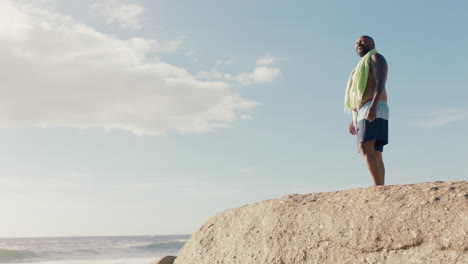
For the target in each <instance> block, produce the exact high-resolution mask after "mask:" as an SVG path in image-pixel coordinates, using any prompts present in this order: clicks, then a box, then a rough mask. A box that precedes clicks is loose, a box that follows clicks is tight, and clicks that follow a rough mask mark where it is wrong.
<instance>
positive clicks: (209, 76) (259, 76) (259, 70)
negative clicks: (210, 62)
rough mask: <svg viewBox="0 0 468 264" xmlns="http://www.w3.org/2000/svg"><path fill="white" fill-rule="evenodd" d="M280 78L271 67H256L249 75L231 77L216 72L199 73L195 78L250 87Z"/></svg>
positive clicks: (278, 73) (276, 70) (242, 74)
mask: <svg viewBox="0 0 468 264" xmlns="http://www.w3.org/2000/svg"><path fill="white" fill-rule="evenodd" d="M279 76H281V70H280V69H278V68H271V67H256V68H255V69H254V70H253V71H252V72H250V73H248V72H247V73H240V74H237V75H232V74H230V73H224V72H220V71H218V70H212V71H209V72H207V71H201V72H199V73H198V74H197V75H196V77H197V78H199V79H202V80H222V81H226V82H232V83H236V84H241V85H250V84H254V83H267V82H272V81H274V80H275V79H277V78H278V77H279Z"/></svg>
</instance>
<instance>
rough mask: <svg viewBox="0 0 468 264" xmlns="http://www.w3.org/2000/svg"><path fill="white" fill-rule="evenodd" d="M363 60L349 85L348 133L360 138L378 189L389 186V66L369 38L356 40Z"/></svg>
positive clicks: (347, 97) (360, 147)
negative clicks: (386, 152) (386, 155)
mask: <svg viewBox="0 0 468 264" xmlns="http://www.w3.org/2000/svg"><path fill="white" fill-rule="evenodd" d="M355 47H356V52H357V54H358V55H359V56H360V57H361V60H360V61H359V63H358V65H357V66H356V68H354V70H353V72H352V73H351V76H350V78H349V81H348V87H347V89H346V95H345V110H347V111H350V112H352V113H353V120H352V121H351V123H349V126H348V132H349V133H350V134H351V135H357V139H358V146H359V152H360V153H361V155H362V157H363V158H364V160H365V162H366V165H367V168H368V169H369V172H370V174H371V176H372V179H373V180H374V184H375V185H384V184H385V167H384V163H383V159H382V152H383V146H384V145H386V144H388V105H387V92H386V91H385V82H386V81H387V71H388V66H387V62H386V61H385V58H384V57H383V56H382V55H381V54H379V53H377V50H376V49H375V42H374V40H373V39H372V38H371V37H369V36H360V37H359V38H358V39H357V40H356V46H355Z"/></svg>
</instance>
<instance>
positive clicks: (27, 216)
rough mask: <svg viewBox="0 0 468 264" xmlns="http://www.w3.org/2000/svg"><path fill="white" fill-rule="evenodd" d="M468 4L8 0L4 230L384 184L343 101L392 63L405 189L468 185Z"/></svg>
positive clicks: (133, 230)
mask: <svg viewBox="0 0 468 264" xmlns="http://www.w3.org/2000/svg"><path fill="white" fill-rule="evenodd" d="M467 8H468V4H467V3H466V2H465V1H446V2H444V3H442V2H440V1H392V2H380V1H355V2H352V1H294V2H287V1H263V0H260V1H244V0H238V1H214V0H213V1H208V0H202V1H167V0H158V1H143V0H140V1H137V0H102V1H97V0H96V1H93V0H86V1H81V0H80V1H78V0H60V1H59V0H55V1H53V0H44V1H27V0H21V1H10V0H1V1H0V14H1V15H0V39H1V41H0V53H1V57H2V61H1V62H0V69H1V71H0V75H1V76H2V78H1V80H2V86H1V88H0V92H1V96H0V100H1V102H0V105H1V111H0V145H1V146H2V148H0V160H1V163H2V166H0V187H1V189H2V191H1V193H0V210H1V212H2V218H1V219H0V227H3V228H1V229H0V237H25V236H26V237H28V236H87V235H151V234H156V235H157V234H189V233H192V232H194V231H196V230H197V228H198V227H199V226H200V225H201V224H202V223H203V222H204V221H205V220H207V219H208V218H209V217H210V216H211V215H213V214H215V213H217V212H220V211H223V210H226V209H229V208H232V207H237V206H242V205H245V204H248V203H253V202H256V201H259V200H263V199H271V198H276V197H279V196H282V195H286V194H290V193H310V192H322V191H334V190H341V189H348V188H357V187H366V186H370V185H372V180H371V177H370V176H369V174H368V172H367V169H366V167H365V165H364V162H363V161H362V158H361V157H360V155H359V154H358V153H357V149H356V140H355V138H353V137H352V136H350V135H348V134H347V125H348V122H349V120H350V117H349V116H347V115H345V114H344V111H343V97H344V90H345V86H346V82H347V79H348V77H349V73H350V72H351V70H352V68H353V67H354V66H355V64H356V63H357V62H358V60H359V57H358V56H357V55H356V54H355V51H354V41H355V39H356V38H357V37H358V36H360V35H363V34H366V35H370V36H372V37H373V38H374V39H375V41H376V46H377V49H378V50H379V51H380V52H381V53H382V54H383V55H384V56H385V57H386V59H387V61H388V64H389V76H388V82H387V92H388V95H389V106H390V144H389V145H388V146H387V147H386V148H385V151H384V160H385V163H386V169H387V177H386V178H387V184H406V183H417V182H424V181H436V180H442V181H450V180H467V179H468V165H467V164H468V155H466V149H467V147H468V139H467V137H466V134H467V132H468V104H467V98H468V89H467V88H468V86H467V84H466V81H465V80H464V79H463V78H464V77H465V76H466V75H467V73H468V66H467V65H468V64H467V62H466V61H467V59H468V52H467V51H466V49H464V47H466V46H468V36H467V34H464V32H465V31H466V25H467V24H468V18H467V16H466V14H465V13H466V12H465V11H466V10H467Z"/></svg>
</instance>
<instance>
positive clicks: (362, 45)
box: [355, 35, 375, 57]
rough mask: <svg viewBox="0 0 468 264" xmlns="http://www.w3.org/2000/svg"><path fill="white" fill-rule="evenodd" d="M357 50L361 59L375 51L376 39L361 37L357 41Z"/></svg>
mask: <svg viewBox="0 0 468 264" xmlns="http://www.w3.org/2000/svg"><path fill="white" fill-rule="evenodd" d="M355 48H356V53H357V54H358V55H359V57H363V56H364V55H366V54H367V53H368V52H369V51H371V50H372V49H375V42H374V39H373V38H371V37H369V36H366V35H363V36H360V37H359V38H357V40H356V45H355Z"/></svg>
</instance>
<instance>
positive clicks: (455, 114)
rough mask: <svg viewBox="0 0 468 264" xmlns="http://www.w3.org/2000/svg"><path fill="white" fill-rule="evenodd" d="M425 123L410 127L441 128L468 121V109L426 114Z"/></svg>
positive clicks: (419, 122)
mask: <svg viewBox="0 0 468 264" xmlns="http://www.w3.org/2000/svg"><path fill="white" fill-rule="evenodd" d="M422 116H423V119H425V120H423V121H418V122H412V123H410V125H413V126H418V127H426V128H434V127H441V126H444V125H448V124H450V123H454V122H457V121H461V120H464V119H468V109H447V110H441V111H435V112H432V113H428V114H424V115H422Z"/></svg>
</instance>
